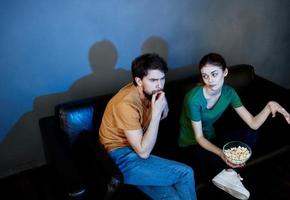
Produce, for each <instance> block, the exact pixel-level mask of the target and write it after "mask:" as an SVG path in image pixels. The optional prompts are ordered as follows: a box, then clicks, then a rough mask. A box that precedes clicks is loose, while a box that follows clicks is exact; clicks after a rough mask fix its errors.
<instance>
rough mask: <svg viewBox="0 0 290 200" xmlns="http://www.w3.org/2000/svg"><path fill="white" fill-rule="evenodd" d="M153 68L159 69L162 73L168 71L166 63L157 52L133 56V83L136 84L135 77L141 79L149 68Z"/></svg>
mask: <svg viewBox="0 0 290 200" xmlns="http://www.w3.org/2000/svg"><path fill="white" fill-rule="evenodd" d="M154 69H157V70H160V71H162V72H163V73H166V72H167V71H168V67H167V63H166V62H165V60H164V59H163V58H161V57H160V56H159V55H158V54H155V53H147V54H143V55H141V56H138V57H137V58H135V59H134V60H133V62H132V65H131V72H132V77H133V83H134V85H137V83H136V82H135V77H138V78H140V79H142V78H143V77H144V76H146V75H147V74H148V71H149V70H154Z"/></svg>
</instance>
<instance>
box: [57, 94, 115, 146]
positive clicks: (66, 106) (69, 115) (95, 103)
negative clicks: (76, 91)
mask: <svg viewBox="0 0 290 200" xmlns="http://www.w3.org/2000/svg"><path fill="white" fill-rule="evenodd" d="M111 96H112V95H103V96H96V97H91V98H86V99H78V100H74V101H70V102H65V103H62V104H59V105H57V106H56V107H55V115H56V117H57V118H58V119H59V126H60V128H61V129H62V130H63V131H64V133H65V134H66V135H67V138H68V140H69V143H70V144H73V143H74V142H75V141H76V139H77V138H78V136H79V134H80V133H81V132H84V131H92V132H94V133H95V134H96V135H97V134H98V133H97V132H98V128H99V125H100V122H101V119H102V114H103V112H104V109H105V107H106V104H107V102H108V101H109V99H110V98H111Z"/></svg>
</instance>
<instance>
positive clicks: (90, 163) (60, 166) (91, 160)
mask: <svg viewBox="0 0 290 200" xmlns="http://www.w3.org/2000/svg"><path fill="white" fill-rule="evenodd" d="M39 125H40V129H41V133H42V137H43V144H44V151H45V155H46V160H47V164H48V166H50V169H51V170H52V171H53V173H54V174H55V178H56V180H55V181H54V182H55V184H57V185H59V187H63V188H64V190H65V192H64V193H66V194H64V195H65V196H67V197H68V196H69V197H71V198H78V199H86V198H87V196H88V195H89V196H94V197H95V199H99V198H102V199H103V198H104V199H111V198H113V197H114V196H116V195H117V193H118V192H117V191H118V189H119V186H120V185H121V184H122V183H123V176H122V174H121V172H120V171H119V169H118V167H117V166H116V165H115V163H114V162H113V161H112V160H111V158H110V157H109V155H108V154H107V152H105V150H104V149H103V148H102V146H100V145H99V144H98V143H97V139H94V138H93V136H94V135H93V134H90V132H87V131H83V132H82V133H81V134H80V135H79V137H78V138H77V139H76V141H75V143H74V144H73V145H71V144H70V143H69V140H68V138H66V134H65V133H62V130H61V129H60V127H59V120H58V118H57V117H54V116H51V117H45V118H42V119H40V121H39Z"/></svg>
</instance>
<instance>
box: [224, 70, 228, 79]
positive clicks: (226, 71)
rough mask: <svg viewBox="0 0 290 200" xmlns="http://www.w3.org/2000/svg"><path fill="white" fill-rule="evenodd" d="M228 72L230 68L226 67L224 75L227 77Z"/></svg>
mask: <svg viewBox="0 0 290 200" xmlns="http://www.w3.org/2000/svg"><path fill="white" fill-rule="evenodd" d="M228 73H229V70H228V68H226V69H225V71H224V77H226V76H227V75H228Z"/></svg>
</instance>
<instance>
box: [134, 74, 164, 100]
mask: <svg viewBox="0 0 290 200" xmlns="http://www.w3.org/2000/svg"><path fill="white" fill-rule="evenodd" d="M137 83H138V85H139V86H142V88H143V92H144V94H145V95H146V96H147V97H150V98H151V96H152V94H153V93H155V92H158V91H162V90H163V88H164V84H165V74H164V73H163V72H162V71H160V70H157V69H154V70H149V71H148V74H147V76H144V77H143V79H142V80H140V79H139V81H138V82H137Z"/></svg>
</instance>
